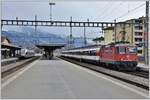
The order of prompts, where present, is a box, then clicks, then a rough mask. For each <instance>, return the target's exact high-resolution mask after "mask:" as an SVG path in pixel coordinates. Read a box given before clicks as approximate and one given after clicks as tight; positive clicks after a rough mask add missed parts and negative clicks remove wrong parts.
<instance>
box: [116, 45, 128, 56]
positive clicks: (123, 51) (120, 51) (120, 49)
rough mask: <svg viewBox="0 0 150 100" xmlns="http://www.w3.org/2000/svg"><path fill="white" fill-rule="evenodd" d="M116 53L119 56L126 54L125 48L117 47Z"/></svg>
mask: <svg viewBox="0 0 150 100" xmlns="http://www.w3.org/2000/svg"><path fill="white" fill-rule="evenodd" d="M117 51H118V53H119V54H125V53H126V48H125V47H121V46H120V47H117Z"/></svg>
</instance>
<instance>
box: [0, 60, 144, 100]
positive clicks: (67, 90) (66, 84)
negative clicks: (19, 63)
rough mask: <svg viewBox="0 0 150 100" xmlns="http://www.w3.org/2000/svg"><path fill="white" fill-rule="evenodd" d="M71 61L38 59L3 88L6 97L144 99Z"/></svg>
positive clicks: (2, 92)
mask: <svg viewBox="0 0 150 100" xmlns="http://www.w3.org/2000/svg"><path fill="white" fill-rule="evenodd" d="M106 78H107V77H105V76H103V74H100V73H97V72H94V71H90V70H88V69H86V68H83V67H80V66H78V65H75V64H72V63H70V62H67V61H64V60H61V59H59V58H54V59H52V60H38V61H36V62H34V64H33V65H32V66H31V67H30V68H29V69H28V70H26V71H25V72H24V73H22V74H21V75H20V76H19V77H17V78H16V79H15V80H13V81H11V82H10V83H9V84H7V85H6V86H4V87H2V91H1V94H2V98H3V99H10V98H11V99H144V98H146V97H144V96H142V95H139V94H138V93H137V92H134V91H133V90H132V89H128V88H125V86H122V85H118V84H119V83H115V82H117V81H115V82H113V81H110V80H109V79H106Z"/></svg>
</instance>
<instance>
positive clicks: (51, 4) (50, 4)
mask: <svg viewBox="0 0 150 100" xmlns="http://www.w3.org/2000/svg"><path fill="white" fill-rule="evenodd" d="M54 5H55V3H53V2H50V3H49V6H50V21H52V6H54Z"/></svg>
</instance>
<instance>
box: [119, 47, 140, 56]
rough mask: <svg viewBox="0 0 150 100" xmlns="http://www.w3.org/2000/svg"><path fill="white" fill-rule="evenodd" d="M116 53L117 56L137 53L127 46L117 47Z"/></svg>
mask: <svg viewBox="0 0 150 100" xmlns="http://www.w3.org/2000/svg"><path fill="white" fill-rule="evenodd" d="M117 52H118V53H119V54H125V53H130V54H133V53H137V48H136V47H134V46H128V47H125V46H119V47H117Z"/></svg>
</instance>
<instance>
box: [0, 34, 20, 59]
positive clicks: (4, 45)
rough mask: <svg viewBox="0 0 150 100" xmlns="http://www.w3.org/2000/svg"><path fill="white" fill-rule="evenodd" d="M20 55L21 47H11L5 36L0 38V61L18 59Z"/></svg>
mask: <svg viewBox="0 0 150 100" xmlns="http://www.w3.org/2000/svg"><path fill="white" fill-rule="evenodd" d="M20 53H21V47H18V46H16V45H13V44H12V43H11V41H10V39H9V38H8V37H6V36H1V59H7V58H12V57H18V56H20Z"/></svg>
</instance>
